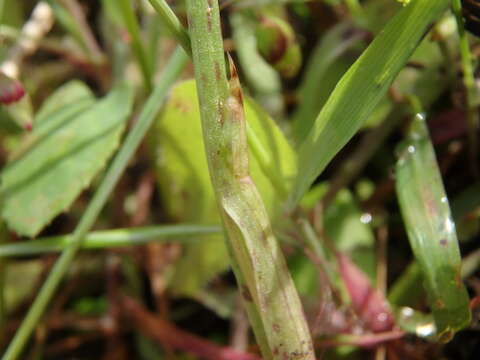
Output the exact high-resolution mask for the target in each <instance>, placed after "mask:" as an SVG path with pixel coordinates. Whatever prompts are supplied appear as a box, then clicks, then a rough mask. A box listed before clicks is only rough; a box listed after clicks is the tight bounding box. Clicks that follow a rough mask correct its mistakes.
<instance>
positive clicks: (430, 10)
mask: <svg viewBox="0 0 480 360" xmlns="http://www.w3.org/2000/svg"><path fill="white" fill-rule="evenodd" d="M449 4H450V2H449V1H448V0H436V1H431V0H415V1H412V2H411V3H410V4H409V5H407V6H405V7H403V8H402V9H401V10H400V11H399V12H398V14H397V15H396V16H395V17H394V18H393V19H392V20H391V21H390V22H389V23H388V25H387V26H386V27H385V28H384V30H383V31H382V32H380V34H379V35H378V36H377V37H376V38H375V40H374V41H373V42H372V43H371V44H370V46H369V47H368V48H367V50H365V52H364V53H363V54H362V56H361V57H360V58H359V59H358V60H357V61H356V62H355V64H353V65H352V67H351V68H350V69H349V70H348V72H347V73H346V74H345V75H344V76H343V77H342V79H341V80H340V82H339V83H338V84H337V86H336V88H335V90H334V92H333V93H332V95H331V96H330V98H329V99H328V101H327V103H326V104H325V106H324V107H323V109H322V111H321V112H320V114H319V116H318V117H317V119H316V121H315V124H314V126H313V128H312V130H311V131H310V133H309V135H308V137H307V139H306V140H305V142H304V143H302V144H301V146H300V149H299V172H298V176H297V179H296V184H295V187H294V189H293V192H292V194H291V197H290V199H289V204H288V208H289V209H292V208H293V207H295V205H296V204H297V203H298V201H299V200H300V198H301V197H302V196H303V194H305V192H306V191H307V190H308V188H309V187H310V185H311V184H312V183H313V181H314V180H315V179H316V178H317V176H318V175H319V174H320V173H321V172H322V171H323V169H324V168H325V167H326V166H327V164H328V163H329V162H330V160H331V159H332V158H333V157H334V156H335V154H337V152H338V151H339V150H340V149H341V148H342V147H343V146H344V145H345V144H346V143H347V142H348V141H349V140H350V139H351V137H352V136H353V135H354V134H355V133H356V132H357V130H358V129H359V128H360V127H361V125H362V124H363V123H364V122H365V121H366V120H367V119H368V116H369V115H371V113H372V111H374V110H375V107H376V106H377V104H378V103H379V102H380V101H381V100H382V98H383V96H384V95H385V93H386V91H387V90H388V88H389V86H390V84H391V83H392V81H393V80H394V79H395V77H396V76H397V74H398V73H399V72H400V70H401V69H402V68H403V67H404V65H405V64H406V62H407V61H408V59H409V57H410V56H411V54H412V53H413V51H414V50H415V48H416V47H417V45H418V43H419V42H420V40H421V39H422V38H423V36H424V35H425V33H426V31H427V30H428V28H429V26H430V25H431V24H432V22H434V21H435V20H436V19H438V18H439V17H440V16H441V15H442V13H443V12H444V11H445V10H446V9H447V7H448V5H449Z"/></svg>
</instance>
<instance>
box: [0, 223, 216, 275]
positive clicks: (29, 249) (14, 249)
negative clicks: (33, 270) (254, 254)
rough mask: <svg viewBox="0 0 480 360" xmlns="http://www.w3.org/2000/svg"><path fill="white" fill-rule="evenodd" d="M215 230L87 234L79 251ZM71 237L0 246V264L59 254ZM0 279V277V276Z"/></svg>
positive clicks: (152, 229) (175, 228)
mask: <svg viewBox="0 0 480 360" xmlns="http://www.w3.org/2000/svg"><path fill="white" fill-rule="evenodd" d="M219 233H221V229H220V228H219V227H217V226H205V225H160V226H149V227H142V228H127V229H115V230H105V231H94V232H91V233H88V234H87V235H86V236H85V239H84V241H83V242H82V249H105V248H112V247H120V246H137V245H143V244H147V243H150V242H194V241H196V240H197V238H196V237H198V236H201V235H210V234H219ZM71 240H72V235H71V234H69V235H62V236H53V237H48V238H43V239H38V240H33V241H22V242H16V243H11V244H2V245H0V260H1V258H5V257H12V256H32V255H38V254H45V253H49V252H55V251H62V250H63V249H65V248H66V247H68V246H69V244H70V242H71ZM0 275H1V274H0Z"/></svg>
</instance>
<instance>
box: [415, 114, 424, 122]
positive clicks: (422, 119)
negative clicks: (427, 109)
mask: <svg viewBox="0 0 480 360" xmlns="http://www.w3.org/2000/svg"><path fill="white" fill-rule="evenodd" d="M425 118H426V116H425V113H416V114H415V120H419V121H425Z"/></svg>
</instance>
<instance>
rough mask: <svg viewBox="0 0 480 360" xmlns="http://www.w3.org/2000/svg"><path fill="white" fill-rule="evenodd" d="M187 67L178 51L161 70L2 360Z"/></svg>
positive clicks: (13, 353)
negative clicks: (66, 245)
mask: <svg viewBox="0 0 480 360" xmlns="http://www.w3.org/2000/svg"><path fill="white" fill-rule="evenodd" d="M186 63H187V56H186V55H185V53H184V51H183V50H181V49H177V51H176V52H175V53H174V55H173V56H172V58H171V59H170V61H169V63H168V65H167V67H166V68H165V70H164V73H163V76H162V78H161V81H160V83H159V84H158V85H157V86H156V87H155V90H154V92H153V93H152V94H151V95H150V97H149V99H148V101H147V103H146V104H145V106H144V108H143V111H142V113H141V115H140V117H139V119H138V121H137V122H136V123H135V125H134V127H133V128H132V130H131V131H130V133H129V134H128V136H127V137H126V139H125V142H124V143H123V145H122V147H121V148H120V151H119V152H118V154H117V155H116V156H115V159H114V160H113V162H112V164H111V166H110V168H109V170H108V172H107V174H106V176H105V178H104V179H103V181H102V183H101V184H100V187H99V188H98V189H97V191H96V192H95V195H94V197H93V199H92V200H91V202H90V203H89V205H88V208H87V210H86V211H85V213H84V215H83V216H82V218H81V219H80V222H79V223H78V225H77V227H76V229H75V231H74V233H73V235H72V238H71V240H70V243H69V245H68V247H67V248H66V249H65V250H64V251H63V252H62V255H61V256H60V258H59V259H58V260H57V262H56V263H55V265H54V266H53V268H52V271H51V272H50V275H49V276H48V278H47V280H46V281H45V283H44V285H43V286H42V288H41V289H40V292H39V294H38V295H37V297H36V298H35V301H34V302H33V304H32V306H31V307H30V309H29V311H28V313H27V316H26V317H25V319H24V320H23V322H22V324H21V326H20V328H19V329H18V330H17V332H16V333H15V336H14V338H13V340H12V342H11V343H10V345H9V347H8V348H7V351H6V353H5V354H4V356H3V358H2V359H3V360H14V359H17V358H18V356H19V355H20V353H21V352H22V350H23V347H24V346H25V343H26V342H27V340H28V338H29V337H30V335H31V333H32V331H33V329H34V328H35V326H36V325H37V323H38V321H39V320H40V317H41V316H42V314H43V312H44V311H45V308H46V307H47V305H48V303H49V301H50V299H51V298H52V296H53V294H54V292H55V290H56V288H57V287H58V285H59V284H60V281H61V280H62V278H63V276H64V275H65V273H66V272H67V270H68V268H69V267H70V264H71V263H72V261H73V259H74V257H75V255H76V253H77V251H78V250H79V249H80V248H81V246H82V242H83V240H84V238H85V235H86V234H87V233H88V231H89V230H90V229H91V227H92V226H93V224H94V223H95V220H96V219H97V217H98V214H99V213H100V211H101V210H102V208H103V206H104V205H105V203H106V202H107V200H108V197H109V195H110V194H111V193H112V191H113V189H114V187H115V185H116V184H117V182H118V180H119V179H120V176H121V175H122V173H123V171H124V170H125V168H126V167H127V165H128V162H129V161H130V159H131V157H132V155H133V154H134V153H135V151H136V149H137V147H138V145H139V144H140V142H141V141H142V139H143V137H144V136H145V134H146V132H147V130H148V129H149V128H150V125H151V124H152V122H153V120H154V119H155V116H156V115H157V113H158V111H159V110H160V108H161V106H162V104H163V100H164V99H165V97H166V95H167V91H168V89H169V87H170V85H171V84H172V83H173V82H174V81H175V79H176V78H177V77H178V76H179V74H180V73H181V71H182V70H183V68H184V67H185V65H186Z"/></svg>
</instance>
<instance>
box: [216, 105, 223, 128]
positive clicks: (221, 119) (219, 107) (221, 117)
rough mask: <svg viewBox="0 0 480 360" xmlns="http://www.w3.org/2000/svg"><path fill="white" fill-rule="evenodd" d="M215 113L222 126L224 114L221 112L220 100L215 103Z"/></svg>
mask: <svg viewBox="0 0 480 360" xmlns="http://www.w3.org/2000/svg"><path fill="white" fill-rule="evenodd" d="M217 113H218V121H219V122H220V125H222V126H223V124H225V114H224V112H223V106H222V103H221V102H220V101H219V102H218V103H217Z"/></svg>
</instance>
